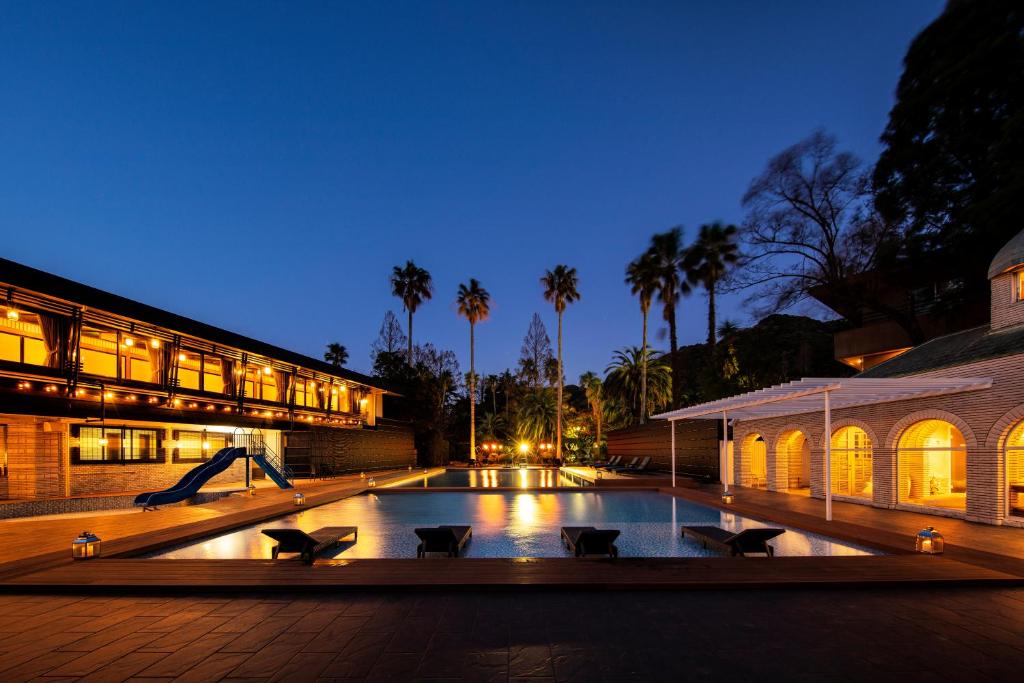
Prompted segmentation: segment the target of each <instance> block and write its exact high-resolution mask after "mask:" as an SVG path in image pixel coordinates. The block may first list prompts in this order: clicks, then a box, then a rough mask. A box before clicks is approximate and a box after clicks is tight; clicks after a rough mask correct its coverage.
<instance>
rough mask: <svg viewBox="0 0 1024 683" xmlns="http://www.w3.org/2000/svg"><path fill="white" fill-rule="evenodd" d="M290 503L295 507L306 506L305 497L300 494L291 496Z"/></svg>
mask: <svg viewBox="0 0 1024 683" xmlns="http://www.w3.org/2000/svg"><path fill="white" fill-rule="evenodd" d="M292 502H293V503H294V504H295V507H302V506H303V505H305V504H306V496H305V495H303V494H302V493H301V492H300V493H296V494H295V495H294V496H292Z"/></svg>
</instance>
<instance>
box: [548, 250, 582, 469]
mask: <svg viewBox="0 0 1024 683" xmlns="http://www.w3.org/2000/svg"><path fill="white" fill-rule="evenodd" d="M540 283H541V284H542V285H543V286H544V298H545V299H547V300H548V301H549V302H550V303H552V304H554V306H555V313H557V314H558V423H557V425H556V427H555V429H556V431H555V457H557V458H558V459H559V460H561V459H562V390H563V388H564V387H563V385H564V384H565V371H564V370H563V366H562V314H563V313H565V307H566V306H568V305H569V304H571V303H573V302H574V301H579V299H580V293H579V290H578V289H577V286H578V285H579V280H578V278H577V277H576V269H575V268H570V267H569V266H564V265H561V264H559V265H557V266H555V267H554V269H552V270H549V271H548V272H547V273H545V274H544V277H542V278H541V279H540Z"/></svg>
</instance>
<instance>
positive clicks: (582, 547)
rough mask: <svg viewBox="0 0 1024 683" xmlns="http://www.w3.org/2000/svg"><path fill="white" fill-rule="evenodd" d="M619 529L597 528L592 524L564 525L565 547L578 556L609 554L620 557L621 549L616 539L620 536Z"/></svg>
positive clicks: (563, 538)
mask: <svg viewBox="0 0 1024 683" xmlns="http://www.w3.org/2000/svg"><path fill="white" fill-rule="evenodd" d="M619 533H620V532H619V530H618V529H595V528H594V527H592V526H563V527H562V540H563V541H565V547H566V548H568V549H569V550H571V551H572V552H573V554H574V555H575V556H576V557H584V556H586V555H608V556H609V557H618V556H619V549H618V547H616V545H615V539H616V538H618V537H619Z"/></svg>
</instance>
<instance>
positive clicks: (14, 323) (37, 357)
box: [0, 310, 59, 367]
mask: <svg viewBox="0 0 1024 683" xmlns="http://www.w3.org/2000/svg"><path fill="white" fill-rule="evenodd" d="M54 329H56V328H54ZM54 343H55V344H56V342H54ZM48 350H49V349H48V347H47V346H46V341H45V338H44V336H43V330H42V327H41V325H40V317H39V316H38V315H36V314H35V313H29V312H26V311H24V310H22V311H19V315H18V318H17V319H14V318H8V317H7V316H2V317H0V360H9V361H14V362H15V363H28V364H29V365H50V367H56V366H57V360H58V358H59V356H58V353H59V351H58V350H57V349H56V348H54V349H53V351H54V353H53V354H52V358H51V355H50V354H49V353H48ZM48 359H49V360H48Z"/></svg>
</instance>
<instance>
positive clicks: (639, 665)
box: [0, 589, 1024, 683]
mask: <svg viewBox="0 0 1024 683" xmlns="http://www.w3.org/2000/svg"><path fill="white" fill-rule="evenodd" d="M0 651H2V653H3V654H2V655H0V680H3V681H8V682H12V683H13V682H15V681H28V680H41V681H42V680H45V681H57V680H82V681H103V682H106V681H122V680H133V681H153V682H156V681H171V680H174V681H218V680H234V679H238V680H241V679H246V680H249V681H256V680H269V681H315V680H329V679H371V680H403V681H404V680H417V679H423V680H474V681H475V680H487V681H506V680H513V679H517V678H523V679H529V680H534V681H543V680H548V681H604V680H607V681H620V680H637V681H669V680H672V681H681V680H739V681H780V680H796V681H800V680H807V681H810V680H814V681H857V680H872V681H873V682H874V681H888V680H901V681H906V680H912V681H932V680H935V681H940V680H941V681H950V680H952V681H956V680H964V681H968V680H969V681H983V680H1003V681H1008V680H1019V679H1020V672H1021V671H1022V670H1024V590H1021V589H955V590H939V591H935V590H926V589H920V590H899V591H896V590H860V591H849V590H840V591H837V590H793V591H773V592H764V591H729V592H700V593H693V592H661V593H658V592H646V593H630V592H614V593H599V592H561V593H546V592H532V593H514V594H513V593H487V592H481V593H474V592H470V593H460V594H454V593H447V594H446V593H431V594H417V593H384V594H378V595H370V594H365V593H356V594H335V595H322V596H312V595H305V596H301V597H288V596H280V597H275V598H267V597H262V596H257V597H244V596H243V597H233V598H223V597H209V596H196V597H175V598H167V597H77V596H40V595H22V596H12V595H3V596H0Z"/></svg>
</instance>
